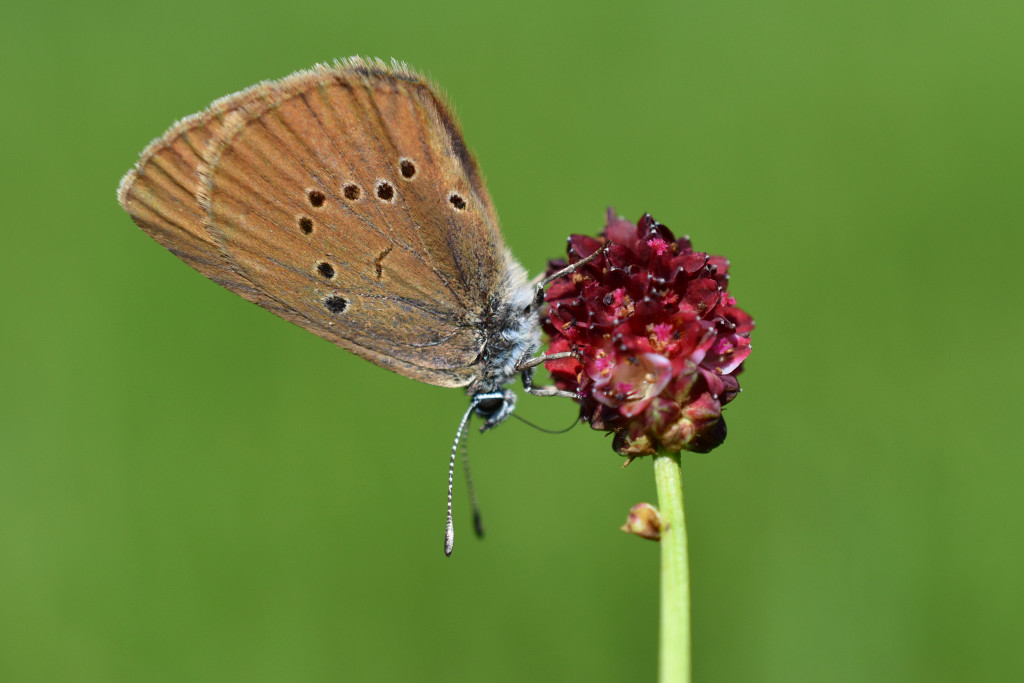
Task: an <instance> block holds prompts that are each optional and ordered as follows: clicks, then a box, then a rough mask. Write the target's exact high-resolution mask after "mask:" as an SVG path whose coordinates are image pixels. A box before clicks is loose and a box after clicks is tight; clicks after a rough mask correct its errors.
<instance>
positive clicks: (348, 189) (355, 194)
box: [341, 183, 363, 202]
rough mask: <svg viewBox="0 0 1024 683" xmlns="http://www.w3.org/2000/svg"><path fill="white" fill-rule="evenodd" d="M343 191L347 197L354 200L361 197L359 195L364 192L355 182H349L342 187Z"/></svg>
mask: <svg viewBox="0 0 1024 683" xmlns="http://www.w3.org/2000/svg"><path fill="white" fill-rule="evenodd" d="M341 193H342V194H343V195H345V199H348V200H349V201H353V202H354V201H355V200H357V199H359V196H360V195H361V194H363V191H362V190H361V189H360V188H359V186H358V185H356V184H355V183H349V184H347V185H345V187H343V188H341Z"/></svg>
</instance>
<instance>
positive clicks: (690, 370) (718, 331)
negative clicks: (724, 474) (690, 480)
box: [544, 209, 754, 459]
mask: <svg viewBox="0 0 1024 683" xmlns="http://www.w3.org/2000/svg"><path fill="white" fill-rule="evenodd" d="M605 242H611V245H610V246H609V248H608V250H607V251H606V252H605V253H604V254H603V255H601V256H599V257H598V258H597V259H596V260H594V261H592V262H590V263H588V264H586V265H585V266H583V267H582V268H580V269H579V270H577V271H576V272H574V273H572V274H571V275H568V276H566V277H564V278H561V279H559V280H556V281H555V282H554V283H552V285H551V286H550V288H549V289H548V291H547V294H546V295H545V300H546V301H547V302H548V311H547V316H546V318H545V319H544V331H545V332H547V334H548V336H549V337H550V339H551V346H550V348H549V350H548V353H558V352H562V351H575V352H576V353H577V354H578V358H562V359H559V360H553V361H548V362H547V363H545V367H547V369H548V371H549V372H550V373H551V376H552V377H553V379H554V381H555V384H556V385H557V386H558V388H560V389H564V390H566V391H572V392H575V393H576V394H578V395H579V396H580V398H579V401H580V403H581V404H582V409H581V413H582V416H583V419H585V420H586V421H587V422H589V423H590V426H591V427H593V428H594V429H600V430H605V431H613V432H615V441H614V443H613V447H614V448H615V450H616V451H618V452H619V453H621V454H622V455H626V456H628V457H629V458H630V459H632V458H634V457H637V456H640V455H650V454H653V453H655V452H656V451H657V450H658V449H659V448H662V449H664V450H667V451H672V452H675V451H679V450H683V449H685V450H690V451H697V452H700V453H706V452H708V451H710V450H711V449H713V448H714V447H716V446H718V445H719V444H721V443H722V442H723V441H724V440H725V420H724V419H723V418H722V406H723V405H725V404H726V403H728V402H729V401H731V400H732V399H733V398H735V397H736V394H737V393H739V390H740V386H739V382H738V381H737V380H736V375H738V374H739V373H740V371H741V370H742V367H743V365H742V364H743V361H744V359H746V357H747V356H748V355H749V354H750V331H751V330H752V329H753V328H754V321H753V320H752V319H751V317H750V316H749V315H747V314H746V313H745V312H744V311H743V310H741V309H739V308H737V307H736V300H735V299H733V297H732V296H730V294H729V293H728V291H726V288H727V286H728V283H729V275H728V270H729V262H728V261H727V260H726V259H724V258H722V257H720V256H709V255H707V254H705V253H703V252H695V251H694V250H693V248H692V247H691V246H690V240H689V239H688V238H686V237H683V238H682V239H678V240H677V239H676V238H675V237H674V236H673V235H672V232H671V231H670V230H669V229H668V228H666V227H665V226H664V225H661V224H660V223H658V222H657V221H655V220H654V219H653V218H651V216H650V214H644V216H643V217H642V218H641V219H640V222H639V223H637V224H636V225H634V224H633V223H631V222H630V221H627V220H625V219H624V218H621V217H620V218H616V216H615V212H614V211H613V210H612V209H609V210H608V224H607V225H606V226H605V228H604V232H603V233H601V235H600V236H598V237H597V238H594V237H589V236H587V235H572V236H571V237H570V238H569V247H568V256H569V260H568V263H575V262H576V261H579V260H580V259H582V258H585V257H587V256H589V255H591V254H593V253H594V252H595V251H597V250H598V249H599V248H600V247H601V245H602V244H604V243H605ZM566 265H567V262H566V261H563V260H558V261H551V262H550V263H549V264H548V274H551V273H554V272H556V271H558V270H559V269H561V268H564V267H565V266H566Z"/></svg>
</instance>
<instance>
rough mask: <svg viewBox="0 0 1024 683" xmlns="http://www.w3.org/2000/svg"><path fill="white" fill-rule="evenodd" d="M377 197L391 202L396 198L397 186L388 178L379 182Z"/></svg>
mask: <svg viewBox="0 0 1024 683" xmlns="http://www.w3.org/2000/svg"><path fill="white" fill-rule="evenodd" d="M377 198H378V199H380V200H381V201H383V202H390V201H391V200H392V199H394V198H395V188H394V187H393V186H392V185H391V183H389V182H388V181H386V180H382V181H380V182H379V183H377Z"/></svg>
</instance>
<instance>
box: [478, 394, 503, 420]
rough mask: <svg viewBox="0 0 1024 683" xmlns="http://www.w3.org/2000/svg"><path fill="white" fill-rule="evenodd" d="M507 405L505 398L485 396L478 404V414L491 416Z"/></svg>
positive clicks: (485, 416)
mask: <svg viewBox="0 0 1024 683" xmlns="http://www.w3.org/2000/svg"><path fill="white" fill-rule="evenodd" d="M504 405H505V399H503V398H485V399H484V400H482V401H480V402H479V403H477V404H476V414H477V415H479V416H480V417H483V418H488V417H491V416H492V415H494V414H496V413H497V412H498V411H499V410H501V408H502V406H504Z"/></svg>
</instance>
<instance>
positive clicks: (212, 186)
mask: <svg viewBox="0 0 1024 683" xmlns="http://www.w3.org/2000/svg"><path fill="white" fill-rule="evenodd" d="M197 173H198V180H197ZM120 196H121V200H122V204H123V205H124V206H125V208H126V209H127V210H128V211H129V213H131V214H132V216H133V218H134V219H135V221H136V223H138V224H139V225H140V226H141V227H143V229H144V230H146V231H147V232H148V233H149V234H150V235H152V236H153V237H155V238H156V239H157V240H158V241H159V242H160V243H161V244H163V245H164V246H166V247H168V248H169V249H171V250H172V251H173V252H174V253H175V254H177V255H179V256H180V257H181V258H182V259H183V260H185V261H186V262H187V263H189V265H191V266H192V267H194V268H196V269H197V270H199V271H200V272H202V273H203V274H204V275H207V276H208V277H210V278H211V279H214V280H215V281H217V282H219V283H220V284H222V285H224V286H226V287H228V288H229V289H232V290H233V291H236V292H237V293H239V294H241V295H242V296H245V297H246V298H247V299H249V300H251V301H255V302H256V303H258V304H259V305H261V306H263V307H265V308H268V309H269V310H272V311H273V312H275V313H277V314H278V315H281V316H282V317H284V318H286V319H288V320H290V321H291V322H295V323H296V324H298V325H301V326H302V327H304V328H306V329H308V330H310V331H312V332H314V333H315V334H317V335H319V336H321V337H324V338H325V339H328V340H330V341H332V342H334V343H336V344H338V345H339V346H342V347H343V348H346V349H349V350H351V351H353V352H355V353H357V354H359V355H361V356H363V357H365V358H367V359H369V360H371V361H373V362H375V363H377V364H379V365H383V366H385V367H389V368H391V369H393V370H396V371H398V372H400V373H402V374H404V375H407V376H410V377H413V378H414V379H418V380H421V381H424V382H430V383H432V384H439V385H444V386H463V385H466V384H468V383H469V382H470V381H471V379H472V378H473V377H474V376H475V375H476V374H477V372H478V371H479V366H480V363H481V354H482V351H483V347H484V345H485V343H486V339H485V337H484V334H485V333H484V330H485V328H486V326H485V325H484V324H483V320H484V318H485V316H486V315H487V313H488V311H489V310H490V309H491V308H492V307H493V303H494V302H493V301H492V297H493V296H494V292H495V291H496V290H497V288H498V286H499V285H500V278H502V277H503V275H504V274H505V273H506V272H508V270H509V268H511V267H512V265H511V263H510V257H509V256H508V255H507V251H506V249H505V247H504V245H503V243H502V241H501V237H500V234H499V233H498V228H497V222H496V217H495V214H494V210H493V207H492V205H491V202H490V199H489V197H488V195H487V191H486V189H485V187H484V185H483V181H482V179H481V178H480V175H479V173H478V171H477V168H476V164H475V162H474V161H473V159H472V157H471V155H470V154H469V153H468V151H467V150H466V146H465V143H464V142H463V141H462V137H461V134H460V133H459V131H458V129H457V127H456V125H455V123H454V119H453V118H452V116H451V114H450V113H449V112H448V111H447V109H446V108H445V106H444V104H443V103H442V102H441V101H440V99H439V98H438V96H437V95H436V94H435V93H434V92H433V91H432V90H431V89H430V87H429V86H428V84H426V83H425V82H424V81H423V80H422V79H421V78H420V77H418V76H416V75H415V74H413V73H411V72H409V71H408V70H405V69H404V68H395V69H387V68H386V67H384V65H383V64H382V63H379V62H373V63H367V62H364V61H362V60H350V61H347V62H344V63H341V64H338V65H336V66H335V67H333V68H331V67H316V68H314V69H313V70H310V71H305V72H299V73H297V74H294V75H292V76H290V77H288V78H286V79H283V80H282V81H279V82H268V83H262V84H259V85H257V86H253V87H252V88H249V89H247V90H245V91H242V92H241V93H238V94H236V95H232V96H229V97H227V98H223V99H222V100H219V101H218V102H215V103H214V105H212V106H211V108H210V109H209V110H208V111H207V112H204V113H203V114H200V115H196V116H194V117H190V118H189V119H186V120H185V121H183V122H182V123H180V124H178V125H177V126H175V128H172V129H171V131H168V134H167V135H165V136H164V138H163V139H162V140H160V141H158V142H157V143H154V145H152V146H151V148H150V149H149V150H147V153H145V154H144V156H143V159H142V161H141V162H140V164H139V166H138V167H137V169H136V170H135V171H133V172H131V173H129V175H128V176H126V178H125V181H124V182H123V183H122V189H121V193H120Z"/></svg>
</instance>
